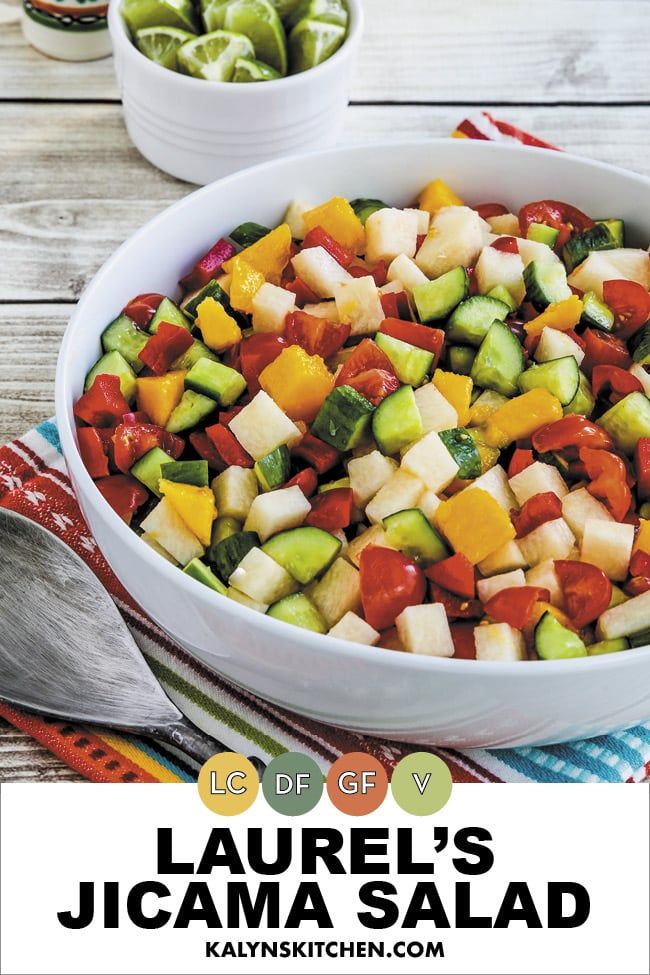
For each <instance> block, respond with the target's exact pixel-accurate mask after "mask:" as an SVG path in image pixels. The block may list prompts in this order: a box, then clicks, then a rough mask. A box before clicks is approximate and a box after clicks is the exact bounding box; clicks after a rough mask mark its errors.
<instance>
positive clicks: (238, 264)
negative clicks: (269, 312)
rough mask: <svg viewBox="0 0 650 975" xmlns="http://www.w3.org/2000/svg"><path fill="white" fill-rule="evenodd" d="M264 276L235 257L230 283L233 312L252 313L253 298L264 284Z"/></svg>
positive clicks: (240, 258) (241, 258)
mask: <svg viewBox="0 0 650 975" xmlns="http://www.w3.org/2000/svg"><path fill="white" fill-rule="evenodd" d="M264 280H265V278H264V275H263V274H262V273H261V272H260V271H258V270H257V269H256V268H254V267H253V265H252V264H249V263H248V262H247V261H245V260H244V259H243V257H239V256H238V257H236V258H235V263H234V264H233V268H232V278H231V281H230V296H229V297H230V304H231V305H232V307H233V308H234V309H235V311H245V312H247V314H249V315H252V313H253V298H254V297H255V295H256V294H257V292H258V291H259V290H260V288H261V287H262V285H263V284H264Z"/></svg>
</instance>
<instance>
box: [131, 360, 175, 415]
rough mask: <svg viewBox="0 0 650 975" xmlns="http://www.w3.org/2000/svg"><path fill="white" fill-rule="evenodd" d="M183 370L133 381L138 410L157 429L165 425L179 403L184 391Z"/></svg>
mask: <svg viewBox="0 0 650 975" xmlns="http://www.w3.org/2000/svg"><path fill="white" fill-rule="evenodd" d="M185 375H186V371H185V370H184V369H178V370H177V371H175V372H168V373H166V374H165V375H164V376H143V377H142V378H138V379H136V381H135V385H136V389H137V398H138V409H139V410H142V412H143V413H146V414H147V416H148V417H149V418H150V419H151V421H152V423H155V424H156V425H157V426H159V427H164V426H166V425H167V420H168V419H169V418H170V416H171V415H172V413H173V411H174V410H175V409H176V407H177V406H178V404H179V403H180V401H181V397H182V395H183V391H184V389H185Z"/></svg>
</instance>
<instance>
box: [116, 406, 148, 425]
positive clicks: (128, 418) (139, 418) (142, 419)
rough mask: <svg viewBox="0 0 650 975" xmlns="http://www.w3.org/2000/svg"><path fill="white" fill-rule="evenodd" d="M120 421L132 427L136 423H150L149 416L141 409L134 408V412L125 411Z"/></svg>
mask: <svg viewBox="0 0 650 975" xmlns="http://www.w3.org/2000/svg"><path fill="white" fill-rule="evenodd" d="M122 423H123V424H124V425H125V426H127V427H133V426H137V424H138V423H151V417H150V416H149V415H148V414H147V413H145V412H144V411H143V410H136V411H135V412H131V413H125V414H124V416H123V417H122Z"/></svg>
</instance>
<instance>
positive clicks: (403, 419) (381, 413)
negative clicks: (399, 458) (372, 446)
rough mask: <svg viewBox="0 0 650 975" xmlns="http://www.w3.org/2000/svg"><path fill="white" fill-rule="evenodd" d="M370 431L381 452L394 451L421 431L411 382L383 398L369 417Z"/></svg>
mask: <svg viewBox="0 0 650 975" xmlns="http://www.w3.org/2000/svg"><path fill="white" fill-rule="evenodd" d="M372 434H373V436H374V438H375V440H376V441H377V446H378V447H379V449H380V450H381V452H382V454H388V455H390V454H397V453H398V452H399V451H400V450H401V449H402V447H406V446H407V445H408V444H410V443H413V442H414V441H416V440H420V439H421V437H422V435H423V434H424V427H423V426H422V417H421V416H420V411H419V410H418V406H417V403H416V401H415V395H414V393H413V387H412V386H402V387H400V389H396V390H395V392H394V393H391V394H390V396H387V397H386V399H384V400H382V401H381V403H380V404H379V406H378V407H377V409H376V410H375V414H374V416H373V418H372Z"/></svg>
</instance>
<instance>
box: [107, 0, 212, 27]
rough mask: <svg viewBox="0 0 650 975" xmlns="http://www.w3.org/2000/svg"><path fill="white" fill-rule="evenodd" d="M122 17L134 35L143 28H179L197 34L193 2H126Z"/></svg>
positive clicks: (130, 0) (144, 0)
mask: <svg viewBox="0 0 650 975" xmlns="http://www.w3.org/2000/svg"><path fill="white" fill-rule="evenodd" d="M122 16H123V17H124V20H125V21H126V24H127V26H128V28H129V29H130V30H131V32H132V33H133V34H135V33H136V31H139V30H142V28H143V27H179V28H180V29H181V30H188V31H191V32H192V34H196V33H197V31H198V22H197V19H196V15H195V13H194V7H193V6H192V0H124V3H123V4H122Z"/></svg>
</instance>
